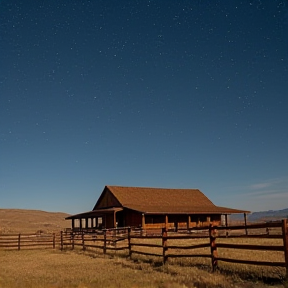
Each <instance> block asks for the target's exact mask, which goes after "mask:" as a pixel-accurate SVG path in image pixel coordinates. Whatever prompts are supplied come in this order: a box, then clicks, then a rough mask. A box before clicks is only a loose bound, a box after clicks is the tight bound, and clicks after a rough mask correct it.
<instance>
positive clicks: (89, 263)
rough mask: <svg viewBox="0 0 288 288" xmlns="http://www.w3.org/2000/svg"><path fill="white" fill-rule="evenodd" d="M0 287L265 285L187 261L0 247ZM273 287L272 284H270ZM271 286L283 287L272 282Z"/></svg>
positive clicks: (152, 287) (77, 287) (165, 287)
mask: <svg viewBox="0 0 288 288" xmlns="http://www.w3.org/2000/svg"><path fill="white" fill-rule="evenodd" d="M0 258H1V270H0V287H1V288H18V287H21V288H60V287H61V288H70V287H71V288H74V287H75V288H96V287H103V288H104V287H105V288H106V287H107V288H108V287H115V288H116V287H118V288H121V287H122V288H124V287H125V288H126V287H131V288H132V287H133V288H140V287H151V288H185V287H189V288H192V287H199V288H200V287H201V288H202V287H203V288H204V287H211V288H216V287H218V288H220V287H222V288H227V287H235V288H236V287H238V288H240V287H241V288H252V287H258V288H259V287H268V286H266V285H264V284H263V283H261V282H249V281H245V280H243V279H241V278H239V277H238V276H236V275H233V274H231V275H228V274H221V273H213V274H212V273H211V272H210V270H209V269H205V268H203V267H202V268H197V267H190V266H187V265H183V266H180V265H168V266H166V267H163V266H158V267H157V265H153V263H149V262H147V261H136V260H135V261H131V260H128V259H125V258H122V257H113V258H112V257H109V256H106V258H104V257H103V256H97V255H95V254H89V252H81V251H78V252H75V251H74V252H72V251H66V252H61V251H59V250H37V251H31V250H26V251H24V250H23V251H0ZM271 287H272V286H271ZM273 287H284V286H283V285H280V284H278V285H273Z"/></svg>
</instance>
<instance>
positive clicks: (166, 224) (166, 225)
mask: <svg viewBox="0 0 288 288" xmlns="http://www.w3.org/2000/svg"><path fill="white" fill-rule="evenodd" d="M165 227H166V228H167V229H168V215H165Z"/></svg>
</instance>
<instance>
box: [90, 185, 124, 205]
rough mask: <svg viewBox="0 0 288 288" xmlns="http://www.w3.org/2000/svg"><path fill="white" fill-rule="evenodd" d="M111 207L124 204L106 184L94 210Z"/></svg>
mask: <svg viewBox="0 0 288 288" xmlns="http://www.w3.org/2000/svg"><path fill="white" fill-rule="evenodd" d="M110 207H122V205H121V203H120V202H119V201H118V200H117V198H116V197H115V195H114V194H113V193H112V192H111V191H110V190H109V189H108V188H107V186H105V188H104V190H103V192H102V194H101V195H100V197H99V199H98V201H97V203H96V204H95V206H94V208H93V210H96V209H102V208H110Z"/></svg>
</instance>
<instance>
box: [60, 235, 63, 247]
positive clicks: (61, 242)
mask: <svg viewBox="0 0 288 288" xmlns="http://www.w3.org/2000/svg"><path fill="white" fill-rule="evenodd" d="M60 250H61V251H62V250H63V231H60Z"/></svg>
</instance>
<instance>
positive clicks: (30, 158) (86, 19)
mask: <svg viewBox="0 0 288 288" xmlns="http://www.w3.org/2000/svg"><path fill="white" fill-rule="evenodd" d="M0 21H1V22H0V193H1V204H0V205H1V208H28V209H41V210H47V211H63V212H68V213H78V212H82V211H87V210H90V209H92V208H93V206H94V204H95V202H96V200H97V198H98V196H99V195H100V193H101V192H102V189H103V188H104V186H105V185H122V186H147V187H168V188H199V189H200V190H201V191H203V192H204V193H205V194H206V195H207V196H208V197H209V198H210V199H211V200H212V201H213V202H214V203H215V204H216V205H219V206H228V207H232V208H241V209H248V210H252V211H258V210H264V209H282V208H287V207H288V204H287V203H288V188H287V186H288V149H287V148H288V37H287V35H288V1H282V0H275V1H271V0H261V1H260V0H250V1H248V0H247V1H238V0H237V1H236V0H221V1H220V0H218V1H217V0H215V1H208V0H197V1H196V0H195V1H191V0H189V1H187V0H186V1H174V0H165V1H160V0H151V1H148V0H141V1H140V0H139V1H136V0H129V1H128V0H123V1H119V0H117V1H116V0H105V1H104V0H103V1H100V0H94V1H92V0H90V1H88V0H86V1H84V0H82V1H80V0H78V1H76V0H66V1H65V0H63V1H56V0H49V1H48V0H43V1H32V0H25V1H24V0H22V1H21V0H15V1H8V0H2V1H1V2H0Z"/></svg>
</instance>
